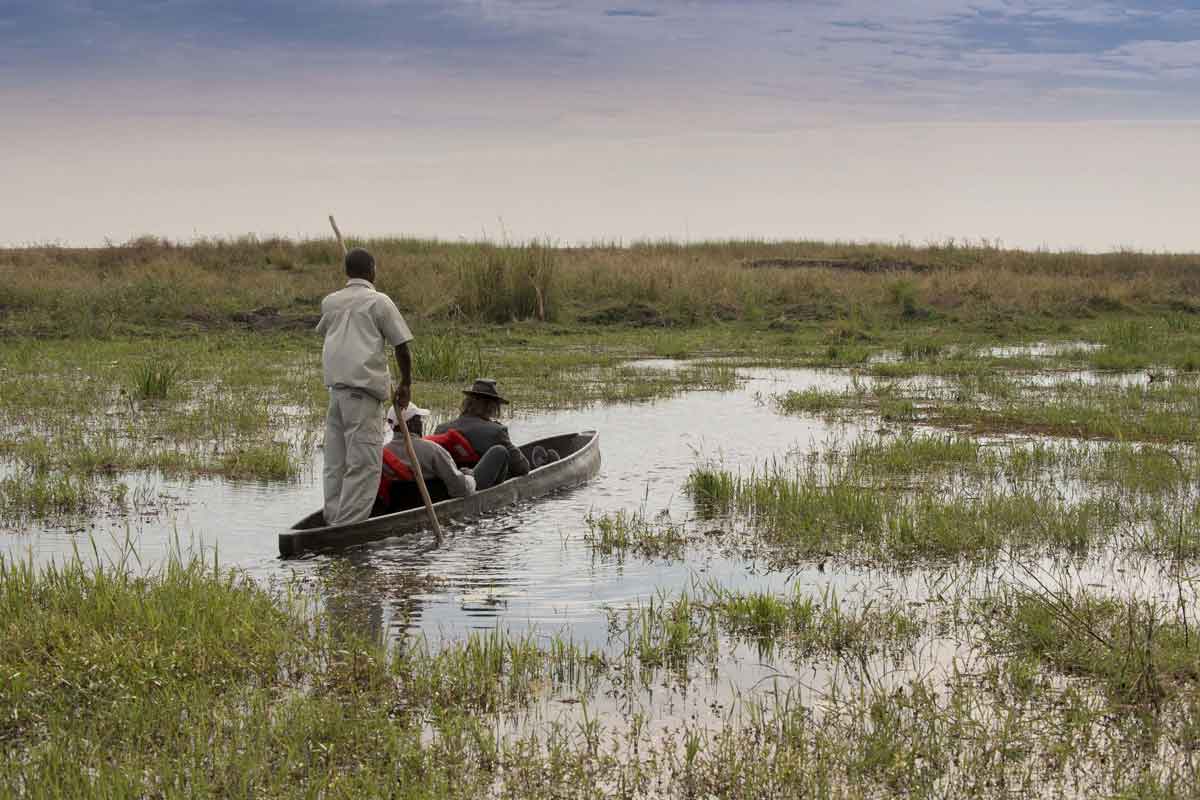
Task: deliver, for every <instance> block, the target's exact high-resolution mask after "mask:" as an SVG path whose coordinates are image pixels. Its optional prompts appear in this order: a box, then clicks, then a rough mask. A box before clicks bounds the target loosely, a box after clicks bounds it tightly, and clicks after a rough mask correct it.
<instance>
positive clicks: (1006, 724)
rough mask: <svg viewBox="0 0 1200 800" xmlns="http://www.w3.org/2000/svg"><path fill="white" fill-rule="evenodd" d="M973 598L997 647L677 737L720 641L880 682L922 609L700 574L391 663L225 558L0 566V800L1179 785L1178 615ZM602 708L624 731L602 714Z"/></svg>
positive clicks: (1185, 650)
mask: <svg viewBox="0 0 1200 800" xmlns="http://www.w3.org/2000/svg"><path fill="white" fill-rule="evenodd" d="M1047 598H1052V599H1049V600H1048V599H1047ZM971 608H972V609H973V610H974V611H975V614H976V616H977V617H978V618H979V620H980V622H979V624H980V625H982V626H983V628H982V629H983V630H984V631H985V633H986V640H985V642H986V647H987V648H988V649H990V650H992V651H993V652H1002V653H1003V655H1002V656H998V657H996V656H993V657H989V659H987V660H983V661H975V662H971V663H970V664H969V666H968V664H966V663H964V664H962V667H963V668H962V669H954V670H951V671H950V672H949V673H947V674H946V675H944V676H942V677H939V676H935V675H931V674H911V673H900V677H898V678H894V679H893V678H891V677H889V675H888V674H886V673H880V674H874V676H873V677H872V678H871V679H870V680H866V679H865V678H864V679H863V680H860V681H858V682H855V683H851V684H847V683H846V682H845V681H843V680H837V679H832V680H831V682H829V683H828V684H822V683H819V682H818V683H817V684H816V686H815V687H813V688H814V689H815V691H811V692H810V691H807V690H805V689H804V688H803V685H801V684H798V683H794V682H793V681H792V680H791V679H790V678H788V677H786V676H780V680H778V681H772V682H771V683H770V684H767V685H766V686H765V687H764V688H762V689H760V690H756V691H750V692H747V693H746V694H744V695H742V696H740V697H739V698H738V699H737V700H736V701H734V702H733V703H732V704H731V705H730V706H728V707H724V706H723V707H721V708H720V709H719V710H718V711H717V714H718V716H719V720H720V721H719V722H718V724H716V725H713V724H712V723H711V722H705V721H704V720H702V719H698V718H697V717H694V716H686V717H681V718H680V719H679V720H678V721H677V722H673V723H672V724H671V726H670V727H669V728H666V729H664V728H662V727H652V726H651V725H650V724H649V723H650V720H649V718H648V717H647V716H646V715H645V714H644V713H643V712H642V711H641V710H639V706H638V705H637V703H636V702H635V701H634V698H636V697H638V696H642V695H645V694H647V693H650V692H651V691H652V692H653V693H663V692H666V693H671V692H692V691H696V687H698V686H699V685H700V684H697V683H696V682H695V681H696V680H697V679H702V678H704V676H705V675H706V674H707V675H711V674H712V672H711V671H712V669H713V667H714V665H715V663H716V661H717V660H718V659H719V658H720V657H721V656H720V654H721V652H722V651H723V650H724V649H725V647H726V644H724V643H723V642H724V640H723V639H722V637H721V635H720V633H719V632H720V631H721V630H725V631H728V632H729V635H731V636H732V637H733V641H743V640H744V641H748V642H758V643H763V644H765V647H764V648H763V650H762V651H761V652H762V653H763V654H764V656H768V655H769V653H768V651H769V652H770V653H773V654H774V657H780V656H783V657H786V658H788V659H792V661H791V663H793V664H795V665H801V664H809V663H813V664H824V663H830V662H831V661H832V663H835V664H841V665H842V666H844V667H847V668H848V667H851V666H855V668H856V669H858V670H870V669H871V667H870V664H871V663H872V661H871V659H872V658H873V657H875V656H876V655H880V654H884V655H887V656H888V657H889V658H891V659H901V660H902V659H904V658H907V657H908V656H906V655H905V654H909V653H913V652H915V651H916V650H918V649H919V646H920V642H923V641H929V640H928V639H927V638H925V637H927V636H928V635H929V632H930V620H927V619H926V618H925V612H923V611H922V612H915V611H913V610H912V609H910V608H908V607H905V606H904V605H894V604H891V603H884V602H870V601H868V602H866V603H865V604H859V605H856V606H853V607H850V606H847V605H846V603H845V602H844V601H839V600H838V599H836V598H835V596H834V595H833V594H831V593H824V594H820V593H816V594H814V593H812V592H808V591H807V590H805V589H804V588H803V587H801V585H800V584H799V583H798V584H796V586H795V588H794V589H793V591H792V592H790V593H787V594H784V595H782V596H777V595H772V594H770V593H764V592H743V591H734V590H730V589H726V588H724V587H721V586H719V585H717V584H709V585H707V586H705V585H697V586H696V587H694V589H693V590H692V591H685V592H681V593H678V594H667V593H662V594H659V595H657V596H654V597H652V598H650V599H649V600H648V601H647V602H644V603H642V604H641V605H639V606H636V607H634V608H631V609H628V610H627V611H625V612H614V614H613V618H612V626H613V627H612V631H611V635H612V637H613V638H612V642H611V643H612V644H613V645H615V649H606V650H597V649H592V648H591V647H588V646H584V645H581V644H579V643H576V642H575V641H573V640H572V639H571V638H570V637H569V636H565V635H562V634H555V635H553V636H549V637H546V636H543V635H537V634H536V633H532V632H529V633H509V632H506V631H504V630H503V629H499V628H497V629H492V630H485V631H482V632H474V633H471V634H469V635H467V636H466V637H464V638H463V639H461V640H458V641H444V642H440V643H437V644H432V643H430V642H429V641H427V640H425V639H423V638H415V639H407V640H405V641H404V642H403V643H402V644H401V646H400V647H399V648H398V649H397V650H396V651H395V652H394V653H392V654H388V653H386V652H384V651H383V649H382V648H381V647H379V646H378V645H377V644H373V643H371V642H369V641H365V640H363V639H361V638H359V637H358V635H357V634H355V633H354V631H353V630H351V629H347V628H346V627H345V626H343V625H341V624H338V623H337V622H336V619H337V618H335V617H331V616H327V615H326V613H325V612H322V611H320V610H318V609H316V608H313V607H311V606H307V605H305V604H304V603H303V602H302V601H301V599H300V597H299V596H297V595H295V594H291V593H290V590H287V591H278V592H275V593H271V592H268V591H266V590H264V589H263V588H262V587H260V586H259V585H257V584H255V583H254V582H253V581H250V580H249V579H247V578H246V577H245V576H243V575H241V574H239V573H237V572H228V571H225V570H222V569H220V568H218V567H217V565H216V564H215V563H213V562H211V561H210V562H204V561H198V560H194V559H193V560H179V559H176V560H172V561H170V562H168V563H166V564H164V565H163V566H162V567H161V568H159V569H157V570H156V571H154V572H151V573H149V574H142V573H141V571H140V569H138V568H137V565H136V563H135V562H134V561H133V560H127V561H126V562H124V563H119V562H118V563H114V564H109V565H108V566H103V567H97V566H89V565H85V564H84V563H83V562H82V561H80V560H75V561H69V562H67V563H65V564H61V565H58V566H46V567H41V568H34V567H32V566H30V565H29V564H27V563H24V562H15V563H14V562H9V561H0V614H2V615H3V618H4V620H5V623H4V630H5V642H6V646H5V647H4V648H3V649H0V674H3V675H4V676H5V678H6V680H5V681H3V682H0V747H2V748H3V752H4V756H5V757H4V758H3V759H0V793H4V794H11V795H14V796H29V797H82V798H88V797H111V796H142V795H152V796H163V797H192V796H229V795H237V796H262V797H273V798H292V797H296V798H299V797H312V796H324V797H334V798H351V797H363V796H391V795H394V793H395V792H396V791H398V790H400V789H398V787H402V791H403V793H404V795H405V796H418V797H431V798H467V797H476V796H481V795H487V794H489V793H494V794H496V795H497V796H502V797H532V798H561V797H598V796H607V795H608V794H609V793H610V789H611V787H614V786H615V787H618V788H619V789H620V788H621V787H623V789H621V791H624V792H625V793H626V794H627V796H642V795H643V794H648V793H650V792H651V791H654V792H659V793H666V795H668V796H742V797H764V796H765V797H772V796H808V795H817V796H838V797H847V798H868V797H879V796H891V795H896V794H901V795H910V796H966V795H971V796H982V797H995V798H1001V797H1009V796H1012V794H1013V793H1014V792H1016V793H1018V794H1020V795H1021V796H1059V795H1061V794H1063V793H1065V792H1068V791H1070V792H1074V791H1080V792H1084V793H1085V794H1088V795H1097V796H1130V797H1133V796H1137V797H1145V796H1155V797H1184V796H1186V795H1187V792H1188V791H1189V787H1190V786H1191V785H1192V784H1191V783H1190V782H1189V776H1190V774H1191V773H1190V766H1189V765H1190V763H1191V761H1190V759H1191V755H1190V754H1191V752H1192V750H1191V749H1190V748H1191V744H1190V743H1191V742H1193V741H1195V734H1196V728H1195V725H1194V722H1193V720H1194V716H1195V715H1194V711H1195V710H1196V709H1197V708H1200V702H1198V697H1197V694H1196V691H1195V687H1196V684H1197V681H1198V678H1200V675H1198V674H1197V670H1196V663H1197V660H1196V655H1195V649H1196V647H1197V640H1196V638H1195V636H1194V635H1192V634H1194V632H1190V633H1189V632H1188V631H1187V626H1186V623H1182V624H1181V623H1180V622H1179V618H1178V617H1177V616H1176V614H1175V612H1174V611H1173V610H1172V609H1170V608H1167V607H1164V606H1150V605H1144V604H1142V605H1139V604H1133V603H1124V602H1115V601H1111V600H1105V599H1100V598H1094V597H1090V596H1086V595H1080V596H1066V595H1063V596H1055V595H1042V596H1040V597H1031V596H1030V595H1028V594H1023V593H1019V592H1013V593H1009V594H1005V595H1001V596H998V597H996V596H992V597H988V598H987V602H986V603H983V602H979V603H975V604H974V605H973V606H972V607H971ZM1080 620H1082V624H1080V622H1079V621H1080ZM1097 636H1098V637H1100V640H1101V643H1097V642H1096V638H1095V637H1097ZM1105 642H1106V643H1105ZM697 668H700V669H699V670H698V669H697ZM893 669H895V667H893ZM697 672H699V673H700V674H699V675H697V674H696V673H697ZM1053 672H1061V673H1065V674H1069V675H1070V676H1072V681H1071V682H1070V683H1068V684H1065V685H1064V684H1063V682H1062V681H1060V680H1056V679H1055V678H1054V675H1053V674H1052V673H1053ZM817 674H818V673H815V672H813V673H809V672H808V671H807V670H806V671H805V672H804V673H803V675H804V676H805V677H804V678H803V680H804V684H808V683H810V682H812V681H813V680H814V679H815V677H816V675H817ZM845 674H852V673H851V672H846V673H845ZM853 674H859V673H853ZM866 674H872V673H869V672H868V673H866ZM664 675H666V676H669V681H668V683H666V684H664V683H663V682H662V680H663V677H662V676H664ZM831 678H832V676H831ZM1079 681H1087V682H1091V683H1094V684H1095V685H1096V686H1097V687H1099V689H1100V690H1101V691H1099V692H1091V691H1088V690H1087V689H1086V687H1082V686H1080V685H1079ZM671 687H674V688H671ZM605 696H608V697H611V698H612V699H613V701H614V702H616V703H617V705H618V707H620V708H624V709H627V713H626V714H625V716H624V719H623V720H622V721H620V722H617V721H614V720H613V719H612V718H611V717H607V716H602V715H601V713H600V711H599V704H600V703H601V698H602V697H605ZM547 702H549V703H554V704H555V706H554V708H555V709H556V710H555V711H554V712H553V713H552V714H549V715H547V714H546V712H545V709H546V708H547V706H545V705H543V704H545V703H547ZM1130 704H1133V705H1130ZM539 708H540V709H543V710H542V711H537V709H539ZM1131 708H1132V709H1135V710H1136V711H1137V713H1130V710H1131Z"/></svg>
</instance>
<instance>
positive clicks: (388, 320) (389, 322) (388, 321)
mask: <svg viewBox="0 0 1200 800" xmlns="http://www.w3.org/2000/svg"><path fill="white" fill-rule="evenodd" d="M375 324H376V325H378V326H379V330H380V332H381V333H382V334H383V338H384V339H386V340H387V342H388V344H390V345H391V346H392V347H396V346H398V345H402V344H404V343H405V342H409V341H412V338H413V335H412V331H410V330H409V329H408V323H406V322H405V321H404V317H403V316H402V315H401V314H400V309H398V308H396V304H395V303H393V302H392V298H390V297H388V296H387V295H386V294H385V295H382V297H381V298H380V299H379V301H378V302H377V303H375Z"/></svg>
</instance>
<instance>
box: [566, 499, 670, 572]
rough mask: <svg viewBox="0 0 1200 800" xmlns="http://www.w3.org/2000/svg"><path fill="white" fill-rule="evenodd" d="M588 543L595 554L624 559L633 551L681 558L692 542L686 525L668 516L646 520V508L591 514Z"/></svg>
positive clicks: (655, 555)
mask: <svg viewBox="0 0 1200 800" xmlns="http://www.w3.org/2000/svg"><path fill="white" fill-rule="evenodd" d="M585 521H586V523H587V532H586V533H585V534H584V542H586V543H587V545H588V547H590V548H591V549H592V552H593V553H596V554H597V555H601V556H614V557H616V559H617V561H618V562H623V561H624V560H625V559H626V557H628V556H629V555H630V554H634V555H638V556H642V557H659V558H668V559H679V558H682V557H683V554H684V550H685V548H686V546H687V544H688V534H687V531H686V529H685V526H684V525H682V524H679V523H675V522H672V521H671V520H670V519H669V518H668V519H655V520H649V519H646V516H645V513H644V512H642V511H636V512H628V511H625V510H624V509H622V510H620V511H617V512H615V513H609V514H601V515H599V516H597V515H594V514H588V516H587V519H586V520H585Z"/></svg>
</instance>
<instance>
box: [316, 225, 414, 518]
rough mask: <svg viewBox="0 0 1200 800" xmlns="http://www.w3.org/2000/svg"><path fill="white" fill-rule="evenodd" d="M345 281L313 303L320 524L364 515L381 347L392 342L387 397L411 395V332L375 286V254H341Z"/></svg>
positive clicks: (376, 433) (382, 383) (383, 381)
mask: <svg viewBox="0 0 1200 800" xmlns="http://www.w3.org/2000/svg"><path fill="white" fill-rule="evenodd" d="M346 276H347V277H348V278H349V280H348V281H346V287H345V288H344V289H341V290H339V291H336V292H334V293H333V294H331V295H329V296H328V297H326V298H325V299H324V300H322V301H321V321H320V322H318V323H317V333H321V334H324V335H325V346H324V349H323V350H322V361H323V363H324V368H325V385H326V386H327V387H328V388H329V411H328V413H327V414H326V416H325V524H327V525H344V524H346V523H348V522H358V521H359V520H362V519H366V518H367V517H368V516H369V515H370V513H371V504H372V503H373V502H374V500H375V493H376V491H377V490H378V489H379V474H380V469H381V465H382V456H381V453H382V452H383V413H384V412H383V410H384V407H385V406H386V405H387V403H388V399H389V398H388V392H389V385H390V383H391V380H390V375H389V374H388V363H387V362H388V359H387V353H386V351H385V350H384V342H387V343H388V344H390V345H392V346H393V347H395V352H396V363H397V364H398V365H399V366H400V385H399V386H398V387H396V394H395V397H394V398H392V400H393V401H394V402H395V404H396V407H397V408H399V409H403V408H404V407H405V406H407V405H408V402H409V400H410V399H411V396H412V357H411V355H410V354H409V352H408V342H409V341H411V340H412V332H411V331H409V329H408V325H407V324H405V322H404V317H402V316H401V315H400V311H399V309H397V308H396V304H395V303H393V302H392V299H391V298H390V297H388V296H387V295H386V294H383V293H382V292H377V291H375V286H374V281H375V258H374V257H373V256H372V255H371V254H370V253H368V252H367V251H366V250H363V249H362V248H358V247H356V248H354V249H353V250H351V251H350V252H348V253H346Z"/></svg>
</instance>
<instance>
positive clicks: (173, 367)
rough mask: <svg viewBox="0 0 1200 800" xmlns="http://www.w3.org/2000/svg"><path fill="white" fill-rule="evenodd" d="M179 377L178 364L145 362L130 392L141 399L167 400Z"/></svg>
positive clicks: (139, 369) (138, 371) (135, 377)
mask: <svg viewBox="0 0 1200 800" xmlns="http://www.w3.org/2000/svg"><path fill="white" fill-rule="evenodd" d="M178 379H179V365H178V364H144V365H142V366H141V367H139V368H138V370H137V373H136V375H135V376H134V381H133V388H132V391H131V392H130V393H131V394H132V395H133V396H134V397H136V398H137V399H139V400H166V399H167V395H168V394H170V392H171V388H172V387H173V386H175V384H176V383H177V382H178Z"/></svg>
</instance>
